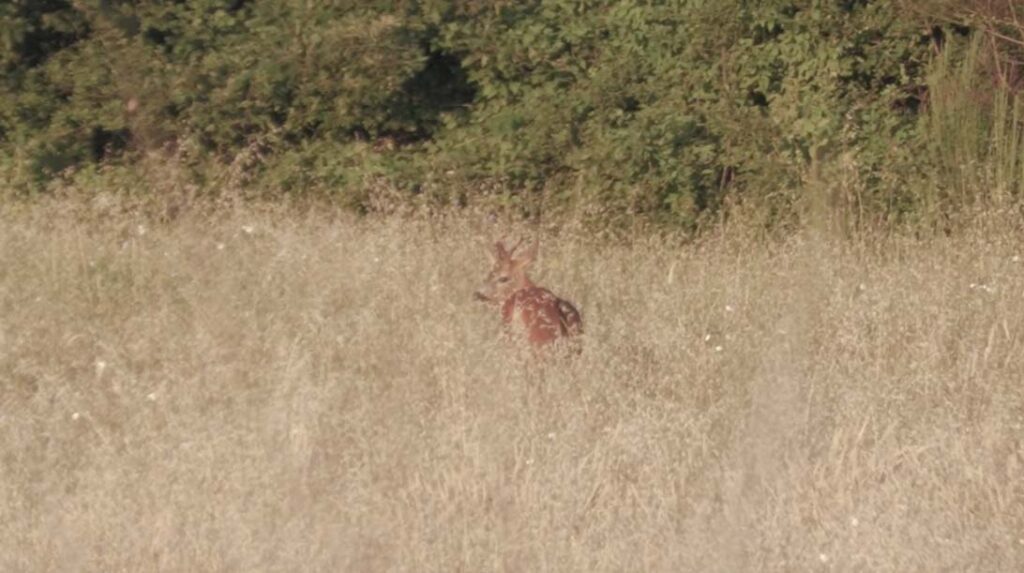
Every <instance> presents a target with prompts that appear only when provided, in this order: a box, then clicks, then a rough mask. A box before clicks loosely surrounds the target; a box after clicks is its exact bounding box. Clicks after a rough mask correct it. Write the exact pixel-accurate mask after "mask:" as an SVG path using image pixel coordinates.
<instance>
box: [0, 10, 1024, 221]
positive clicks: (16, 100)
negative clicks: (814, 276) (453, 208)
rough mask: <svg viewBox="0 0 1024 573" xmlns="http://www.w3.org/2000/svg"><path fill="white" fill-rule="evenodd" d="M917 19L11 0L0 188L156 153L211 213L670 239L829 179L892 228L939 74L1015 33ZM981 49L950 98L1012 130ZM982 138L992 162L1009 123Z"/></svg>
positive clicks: (914, 167) (0, 121) (931, 123)
mask: <svg viewBox="0 0 1024 573" xmlns="http://www.w3.org/2000/svg"><path fill="white" fill-rule="evenodd" d="M930 1H931V2H932V4H934V6H932V7H931V11H930V12H927V11H922V10H916V9H914V7H915V6H917V5H915V4H914V3H904V2H888V1H882V0H839V1H837V0H765V1H762V2H746V1H745V0H715V1H711V0H659V1H642V0H614V1H611V2H609V1H603V0H602V1H598V0H525V1H511V0H501V1H496V2H467V1H464V0H376V1H369V2H368V1H366V0H332V1H328V2H316V3H310V2H306V1H304V0H303V1H300V0H286V1H277V0H178V1H172V2H167V1H157V0H135V1H128V0H76V1H75V2H70V1H66V0H32V1H29V0H13V1H12V2H8V3H7V4H5V5H4V6H2V7H0V23H2V24H3V25H2V27H0V40H2V42H3V44H4V46H5V50H4V51H3V52H2V53H0V66H2V68H3V70H4V72H5V73H4V76H3V78H2V79H0V173H2V174H3V176H4V178H5V179H6V181H7V185H6V186H5V187H6V188H7V191H12V190H13V191H27V190H35V189H41V188H44V187H45V186H46V185H47V184H48V182H51V181H53V180H55V179H56V178H59V177H61V176H62V173H65V172H66V170H67V169H69V168H75V167H82V166H86V165H114V164H117V165H124V166H125V167H126V168H131V167H132V166H133V165H139V164H140V162H141V161H142V160H143V159H144V158H147V159H146V161H151V160H152V157H153V156H154V154H155V155H157V156H160V157H164V158H165V160H166V161H174V162H180V163H182V164H183V166H184V167H185V169H184V170H182V173H186V174H189V175H188V176H189V177H192V178H194V182H195V184H196V185H198V186H199V187H203V188H206V190H207V191H210V192H219V191H221V190H222V188H223V186H225V185H228V184H230V185H231V186H235V187H238V186H242V187H250V188H258V189H259V190H261V192H263V193H272V194H277V193H286V194H316V195H326V196H331V197H336V198H337V199H338V200H340V201H341V202H342V203H343V204H346V205H349V206H351V207H352V208H355V209H358V210H367V209H372V208H374V205H373V204H372V203H373V201H374V199H373V198H372V197H374V196H375V193H376V191H377V190H379V189H380V188H382V187H389V188H390V189H391V191H393V194H394V195H395V197H397V199H396V200H401V197H406V198H407V199H408V200H410V201H422V200H424V199H426V200H429V201H434V202H440V203H442V204H465V203H467V202H491V203H493V204H494V205H499V206H500V205H504V206H510V207H514V208H518V209H525V210H527V211H530V212H535V210H536V208H537V205H541V206H543V208H545V209H549V210H565V209H570V210H571V209H574V208H579V207H580V206H586V208H588V209H591V208H592V209H591V211H593V212H595V213H598V214H599V215H598V217H599V219H601V220H603V221H604V222H615V221H617V220H634V219H636V218H638V217H639V218H643V219H645V220H652V221H660V222H665V223H668V224H672V225H682V226H685V227H694V226H695V225H697V224H699V222H700V221H701V220H702V219H703V218H706V217H708V216H712V215H713V216H718V215H720V214H722V211H723V206H724V205H734V204H742V203H746V204H748V205H754V206H756V208H758V209H763V210H765V211H766V213H767V214H768V217H767V218H768V219H769V220H782V219H787V218H791V217H793V216H794V214H799V213H800V212H801V210H803V209H806V205H807V204H808V203H809V202H812V203H813V202H814V201H816V200H817V199H815V198H814V197H809V194H813V193H816V191H812V190H811V189H812V188H814V187H815V185H809V182H814V181H817V180H819V179H821V178H823V177H824V178H826V179H836V177H834V176H835V175H836V174H839V175H841V176H840V177H838V179H839V183H838V184H836V185H831V188H832V190H831V191H829V194H830V195H829V198H828V201H827V202H828V203H829V205H830V206H831V207H832V208H838V209H841V210H845V211H847V215H848V216H850V217H853V218H854V219H856V220H855V221H853V222H854V223H856V224H870V223H871V222H873V221H886V220H903V219H908V218H913V217H915V216H917V215H919V214H920V213H921V212H922V210H923V211H927V210H929V209H934V208H935V205H937V204H938V203H936V201H934V200H933V199H934V197H932V195H934V194H932V195H929V194H928V193H924V194H923V193H922V189H925V188H926V187H928V186H932V187H934V186H935V185H938V186H940V187H943V186H945V185H946V182H947V181H949V176H948V173H947V172H946V171H945V170H948V163H949V162H950V161H951V160H954V159H955V158H951V157H950V156H949V155H948V153H945V152H943V151H941V150H940V149H939V148H937V147H936V142H935V138H936V137H937V136H938V137H942V138H948V137H949V134H948V133H947V132H946V131H943V130H944V129H946V128H942V127H941V123H942V117H937V116H936V114H940V115H941V114H943V113H946V112H945V111H942V110H946V111H949V112H950V113H953V112H955V109H958V108H956V107H955V106H953V107H950V106H946V107H941V106H940V107H935V106H929V105H928V103H929V99H928V96H929V90H930V89H931V88H932V87H934V86H935V85H936V80H935V77H936V76H935V74H936V73H938V72H935V71H934V70H936V69H940V68H936V66H940V67H941V66H944V68H941V69H952V68H951V66H954V67H955V66H956V65H958V64H956V62H955V61H954V62H952V63H950V62H949V61H946V60H943V61H944V62H945V63H933V59H934V54H935V53H947V52H948V53H949V54H954V53H956V54H963V53H966V49H967V46H968V45H969V42H966V41H963V39H962V38H966V37H967V36H968V35H969V33H970V31H971V30H972V29H977V30H979V33H993V34H994V33H997V32H998V36H999V37H1007V35H1008V34H1009V35H1010V36H1009V37H1011V39H1012V35H1013V34H1014V33H1020V30H1019V28H1014V27H1013V26H1012V22H1011V21H1009V20H1004V19H1000V18H1002V16H1001V14H1002V12H1000V11H998V10H996V11H993V12H991V13H989V12H983V11H981V10H982V8H979V7H978V6H989V8H991V6H990V5H988V4H984V5H983V4H981V3H978V4H977V6H974V5H973V4H972V3H966V4H963V5H957V4H956V3H951V2H948V1H947V0H930ZM992 10H995V9H992ZM936 14H937V15H938V16H935V15H936ZM982 16H984V17H982ZM958 18H959V19H958ZM972 27H973V28H972ZM991 37H993V38H995V37H997V36H996V35H993V36H991ZM993 45H997V46H998V47H997V48H996V50H997V51H996V57H995V59H992V61H993V62H996V63H995V64H992V65H990V66H988V67H986V66H984V65H979V66H975V67H973V68H971V69H965V70H964V71H963V74H966V76H963V77H961V79H960V80H959V81H962V82H971V81H973V80H975V79H977V78H981V77H984V76H985V74H987V73H991V69H997V70H999V74H1001V75H1000V76H999V77H1000V78H1002V79H1003V80H1004V81H1003V83H1004V84H1006V85H1004V87H1003V88H1002V89H1004V91H1005V92H1006V93H1007V94H1011V95H1007V96H1005V97H1004V99H1005V103H1004V104H1002V107H1001V108H1000V107H998V106H995V105H992V106H982V107H981V108H980V109H981V111H980V113H982V114H987V115H985V118H990V117H992V114H996V113H1004V114H1007V113H1011V114H1012V113H1017V112H1014V111H1012V110H1013V109H1016V108H1012V107H1011V103H1010V102H1011V99H1010V98H1011V97H1012V93H1013V90H1014V89H1016V88H1015V87H1014V86H1012V85H1009V84H1008V82H1007V78H1011V75H1010V74H1009V72H1008V70H1010V68H1008V67H1007V66H1009V65H1010V62H1012V61H1014V60H1013V59H1012V58H1013V56H1014V55H1015V54H1017V52H1018V51H1019V46H1018V45H1017V44H1016V43H1014V42H1012V41H1011V42H1002V43H997V44H993ZM943 57H944V58H948V57H952V56H943ZM999 57H1002V58H1003V60H1000V59H998V58H999ZM975 59H976V60H977V61H979V62H984V61H986V60H984V58H975ZM947 76H949V74H947ZM943 85H948V82H946V83H945V84H943ZM992 101H995V100H992ZM999 110H1003V111H1002V112H1000V111H999ZM979 121H980V122H981V123H977V124H976V125H975V127H976V131H977V137H980V138H982V139H984V140H985V141H988V139H985V138H987V137H989V135H988V133H989V131H986V130H987V129H988V128H984V127H982V124H984V125H989V124H991V125H1005V124H1006V122H1005V121H996V120H989V119H985V121H981V120H979ZM993 121H994V123H992V122H993ZM1011 123H1012V122H1011ZM1013 125H1016V124H1013ZM966 128H967V129H972V128H971V127H970V126H967V127H966ZM1012 129H1015V128H1011V131H1012ZM947 131H948V130H947ZM1000 133H1001V132H1000ZM1014 149H1016V148H1008V149H1007V150H1004V152H1003V155H1004V156H1005V155H1007V154H1009V155H1012V152H1013V150H1014ZM944 153H945V154H944ZM1000 161H1002V162H1003V163H1004V164H1005V165H1004V166H1003V167H1002V168H1001V169H1002V172H1004V173H1010V172H1013V173H1016V171H1015V170H1016V165H1017V164H1016V163H1013V164H1010V163H1009V161H1010V160H1008V159H1002V160H1000ZM1006 177H1009V176H1006ZM833 182H834V181H833ZM1011 183H1012V184H1011ZM951 184H952V183H950V185H951ZM1007 185H1008V186H1010V187H1013V185H1017V183H1016V182H1010V183H1007ZM1014 188H1016V187H1014ZM967 192H968V191H964V190H962V189H961V190H959V191H956V193H959V194H963V193H967ZM929 197H931V198H929ZM940 203H941V206H940V208H941V209H945V208H957V207H956V206H955V205H954V204H953V203H950V202H940Z"/></svg>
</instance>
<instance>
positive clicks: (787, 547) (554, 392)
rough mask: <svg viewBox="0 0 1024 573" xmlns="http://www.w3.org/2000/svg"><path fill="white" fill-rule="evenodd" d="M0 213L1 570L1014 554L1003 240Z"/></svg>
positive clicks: (709, 567) (1019, 517)
mask: <svg viewBox="0 0 1024 573" xmlns="http://www.w3.org/2000/svg"><path fill="white" fill-rule="evenodd" d="M506 233H508V229H505V228H503V227H500V226H497V225H487V224H484V223H480V222H478V221H476V220H474V219H454V220H446V221H441V220H436V221H432V222H428V221H425V220H418V219H407V220H402V219H384V220H363V221H357V220H354V219H350V218H346V217H343V216H335V217H327V216H310V215H300V214H295V213H291V214H283V213H277V212H274V211H272V210H260V209H256V208H241V209H232V210H228V211H224V212H221V213H219V214H217V215H213V216H201V215H198V214H195V215H185V216H183V217H181V218H178V219H176V220H175V221H174V222H171V223H163V224H155V223H151V222H149V221H148V219H147V220H144V219H138V218H135V217H134V216H132V215H130V214H118V213H106V214H104V213H92V214H87V216H83V215H82V214H81V213H69V212H66V211H65V210H63V209H62V208H60V207H59V206H58V207H54V206H32V207H26V208H19V209H8V210H6V211H3V213H2V214H0V382H2V384H0V570H3V571H32V572H34V571H368V572H369V571H467V572H470V571H524V572H526V571H721V572H734V571H901V572H902V571H1019V570H1024V234H1021V233H1019V232H1014V231H988V232H981V231H978V232H968V233H965V234H964V235H962V236H958V237H955V238H935V239H927V240H912V239H906V238H888V239H879V240H877V241H869V242H857V241H849V240H834V239H830V238H829V237H828V236H827V235H823V234H820V233H818V234H816V233H813V232H810V231H808V232H804V233H797V234H795V235H794V236H792V237H791V238H790V239H788V240H786V241H779V242H771V241H758V240H755V239H752V238H750V237H749V236H747V235H744V234H743V233H741V232H731V231H723V232H721V233H711V234H709V235H708V236H707V237H705V238H704V239H702V240H700V241H698V242H693V243H683V242H680V241H673V240H655V239H653V238H652V239H644V240H636V241H633V242H632V243H629V244H618V245H614V244H605V243H603V242H600V241H595V240H593V239H592V238H590V237H588V236H587V235H586V233H583V232H579V231H573V230H571V229H563V230H562V232H561V233H560V236H558V237H553V236H549V235H545V237H544V241H543V243H542V247H541V257H540V260H539V262H538V265H537V268H536V270H535V272H534V278H535V279H536V280H537V281H538V282H539V283H541V284H543V285H545V286H548V287H549V288H551V289H552V290H553V291H554V292H556V293H557V294H559V295H561V296H563V297H565V298H567V299H569V300H572V301H574V302H575V303H576V304H577V306H578V307H579V308H580V310H581V312H582V313H583V318H584V322H585V328H586V338H585V343H584V345H585V349H584V352H583V354H582V355H581V356H580V357H579V358H578V359H576V360H573V361H569V362H559V361H551V362H549V363H543V364H537V363H535V362H533V361H531V360H527V359H524V357H523V356H522V355H521V354H519V353H518V352H517V351H516V350H515V349H514V348H512V347H510V346H509V344H508V342H507V341H506V340H504V339H503V338H502V337H501V336H500V332H501V330H500V327H499V318H498V315H497V312H496V311H495V310H494V309H492V308H489V307H486V306H484V305H482V304H480V303H477V302H475V301H473V300H472V298H471V294H472V292H473V289H474V288H475V287H476V286H477V284H478V281H479V280H481V279H482V278H483V276H484V274H485V272H486V270H487V265H488V261H487V258H486V254H485V252H484V246H485V245H486V244H488V242H489V241H491V240H493V239H495V238H497V237H499V236H501V235H503V234H506Z"/></svg>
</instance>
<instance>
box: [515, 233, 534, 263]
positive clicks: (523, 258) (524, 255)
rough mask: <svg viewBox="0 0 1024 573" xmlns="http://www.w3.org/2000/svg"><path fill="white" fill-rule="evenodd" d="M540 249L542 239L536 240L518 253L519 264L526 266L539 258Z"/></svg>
mask: <svg viewBox="0 0 1024 573" xmlns="http://www.w3.org/2000/svg"><path fill="white" fill-rule="evenodd" d="M538 250H540V239H536V240H534V241H533V242H532V243H530V246H529V247H526V249H524V250H522V251H521V252H519V253H518V254H517V255H516V260H517V261H519V264H521V265H523V266H526V265H528V264H530V263H532V262H533V261H534V260H536V259H537V251H538Z"/></svg>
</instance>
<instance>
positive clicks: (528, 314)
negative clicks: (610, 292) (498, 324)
mask: <svg viewBox="0 0 1024 573" xmlns="http://www.w3.org/2000/svg"><path fill="white" fill-rule="evenodd" d="M520 243H522V241H520ZM539 246H540V245H539V242H537V241H535V242H534V243H533V244H532V245H530V247H529V248H527V249H525V250H524V251H522V252H519V253H517V252H516V249H517V248H518V247H519V243H517V244H516V246H514V247H512V248H511V249H506V248H505V245H504V244H502V243H501V242H500V241H499V242H497V243H495V245H494V251H493V253H492V255H491V257H492V258H493V259H494V266H493V267H492V268H491V272H490V273H488V275H487V278H486V279H484V284H483V285H482V286H481V287H480V288H479V289H478V290H477V291H476V292H475V293H473V295H474V297H476V298H477V299H478V300H482V301H486V302H490V303H493V304H499V305H501V318H502V320H503V321H504V323H505V325H506V326H507V327H509V328H511V329H516V330H518V329H520V328H521V329H522V332H523V334H525V336H526V340H527V341H528V342H529V344H530V346H531V347H533V348H534V349H538V348H540V347H543V346H545V345H547V344H549V343H552V342H555V341H556V340H559V339H562V338H566V339H568V338H571V337H575V336H577V335H579V334H582V333H583V320H582V319H581V318H580V313H579V311H577V310H576V307H574V306H573V305H572V303H570V302H569V301H567V300H563V299H560V298H558V297H557V296H555V295H554V293H552V292H551V291H549V290H548V289H546V288H543V287H539V286H537V285H535V284H534V283H533V281H531V280H530V278H529V277H528V276H526V268H527V267H529V266H530V263H532V262H533V261H534V259H536V258H537V249H538V247H539ZM516 323H518V324H516ZM573 350H575V351H576V352H578V351H579V347H578V346H575V347H574V348H573Z"/></svg>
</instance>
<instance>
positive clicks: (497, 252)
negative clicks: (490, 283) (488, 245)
mask: <svg viewBox="0 0 1024 573" xmlns="http://www.w3.org/2000/svg"><path fill="white" fill-rule="evenodd" d="M488 254H489V255H491V259H493V260H494V262H498V261H504V260H505V259H507V258H508V255H509V253H508V251H507V250H505V245H504V244H503V243H502V242H501V241H498V242H496V243H494V249H492V250H491V251H489V252H488Z"/></svg>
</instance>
